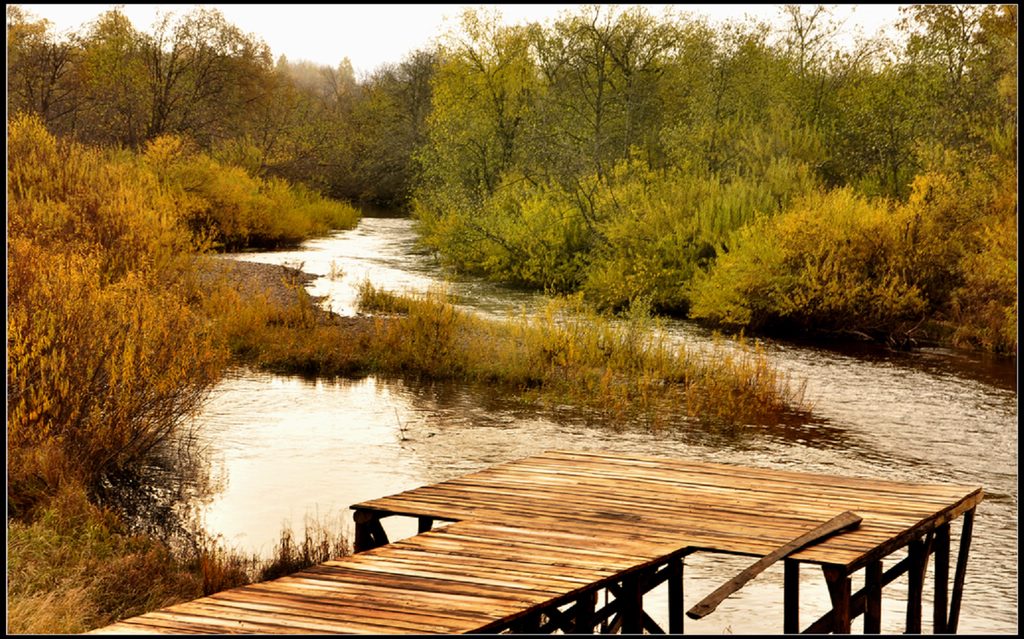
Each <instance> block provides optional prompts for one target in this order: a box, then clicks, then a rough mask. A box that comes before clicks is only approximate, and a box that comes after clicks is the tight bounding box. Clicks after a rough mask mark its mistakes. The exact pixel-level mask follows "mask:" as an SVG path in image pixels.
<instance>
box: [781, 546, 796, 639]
mask: <svg viewBox="0 0 1024 639" xmlns="http://www.w3.org/2000/svg"><path fill="white" fill-rule="evenodd" d="M783 566H784V567H785V577H784V581H783V591H782V632H784V633H786V634H796V633H798V632H800V562H799V561H797V560H795V559H786V560H785V561H784V562H783Z"/></svg>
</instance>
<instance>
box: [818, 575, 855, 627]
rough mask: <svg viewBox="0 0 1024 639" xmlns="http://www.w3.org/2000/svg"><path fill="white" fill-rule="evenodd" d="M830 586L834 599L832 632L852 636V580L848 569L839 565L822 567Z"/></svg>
mask: <svg viewBox="0 0 1024 639" xmlns="http://www.w3.org/2000/svg"><path fill="white" fill-rule="evenodd" d="M821 569H822V571H823V572H824V573H825V583H826V584H828V594H829V597H830V598H831V599H832V615H833V616H832V632H833V633H834V634H837V635H848V634H850V589H851V586H852V580H851V579H850V577H849V576H848V575H847V574H846V569H845V568H844V567H843V566H840V565H838V564H825V565H823V566H822V567H821Z"/></svg>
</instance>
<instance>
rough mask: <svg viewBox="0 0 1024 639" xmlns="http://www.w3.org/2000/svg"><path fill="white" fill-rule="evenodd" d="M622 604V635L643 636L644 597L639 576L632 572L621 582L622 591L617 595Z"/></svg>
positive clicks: (637, 573)
mask: <svg viewBox="0 0 1024 639" xmlns="http://www.w3.org/2000/svg"><path fill="white" fill-rule="evenodd" d="M619 600H620V601H621V602H622V607H621V608H620V610H621V611H622V633H623V634H643V631H644V595H643V592H642V591H641V590H640V574H639V572H634V573H632V574H629V575H626V577H625V578H623V580H622V591H621V592H620V593H619Z"/></svg>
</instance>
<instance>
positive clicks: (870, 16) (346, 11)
mask: <svg viewBox="0 0 1024 639" xmlns="http://www.w3.org/2000/svg"><path fill="white" fill-rule="evenodd" d="M15 4H19V6H21V7H22V8H24V9H26V10H27V11H29V12H30V13H32V14H34V15H35V16H37V17H40V18H46V19H48V20H50V21H51V22H52V23H53V24H54V26H55V27H56V29H57V30H58V31H65V30H75V31H78V30H80V28H81V27H82V26H83V25H84V24H86V23H87V22H90V21H92V20H93V19H95V18H96V17H97V16H98V15H100V14H101V13H103V12H104V11H106V10H108V9H110V8H113V6H114V5H104V4H92V5H89V4H20V3H15ZM195 6H198V5H190V4H128V5H123V11H124V13H125V14H126V15H127V16H128V18H129V19H130V20H131V21H132V23H133V24H134V25H135V27H136V28H137V29H140V30H142V31H149V30H150V27H151V25H152V24H153V21H154V18H155V16H156V15H157V13H158V12H168V11H173V12H175V13H185V12H187V11H188V10H190V9H191V8H193V7H195ZM203 6H207V7H214V8H217V9H219V10H220V11H221V12H222V13H223V14H224V16H225V18H227V20H228V22H230V23H232V24H234V25H235V26H237V27H239V28H240V29H242V30H243V31H246V32H249V33H254V34H256V35H257V36H259V37H260V38H262V39H263V40H264V41H265V42H266V43H267V44H268V45H269V46H270V50H271V52H272V53H273V55H274V57H275V58H277V57H278V56H280V55H281V54H284V55H285V56H287V57H288V59H289V60H292V61H298V60H309V61H311V62H316V63H318V64H325V65H332V66H333V65H336V64H338V63H339V62H340V61H341V60H342V59H343V58H346V57H347V58H348V59H349V60H350V61H351V62H352V66H353V67H354V68H355V71H356V73H357V74H363V73H368V72H370V71H373V70H374V69H376V68H377V67H378V66H379V65H381V64H383V63H385V62H400V61H401V60H402V58H403V57H404V56H405V54H406V53H408V52H410V51H413V50H415V49H418V48H420V47H423V46H425V45H427V44H428V43H429V42H430V41H431V40H432V39H433V38H435V37H436V36H438V35H440V34H441V33H442V32H443V31H445V30H446V29H447V28H448V26H453V25H455V24H456V23H457V18H458V15H459V14H460V13H461V11H462V9H463V8H465V7H473V6H476V7H479V6H487V7H497V8H498V9H499V10H500V11H501V13H502V15H503V16H504V18H505V21H506V22H507V23H510V24H511V23H518V22H525V21H530V20H535V21H539V22H545V21H547V20H549V19H551V18H555V17H557V16H558V14H560V13H561V12H563V11H565V10H572V9H574V8H575V7H578V6H580V5H572V4H499V5H458V4H434V5H423V4H375V5H370V4H347V5H342V4H289V5H285V4H223V5H219V4H207V5H203ZM618 6H620V7H628V6H632V5H628V4H623V5H618ZM645 6H647V7H648V8H649V9H650V11H651V13H652V14H654V15H656V16H660V15H662V13H663V12H664V10H665V9H666V8H667V7H673V8H674V9H675V10H678V11H684V12H688V13H691V14H694V15H706V16H708V17H709V18H710V19H711V22H712V23H716V22H718V21H723V20H736V19H742V18H743V17H744V16H747V15H749V16H752V17H756V18H759V19H763V20H769V21H773V20H776V19H778V18H779V17H780V15H781V13H780V12H781V5H778V4H730V5H698V4H649V5H645ZM899 6H900V5H874V4H845V5H835V6H834V12H833V13H834V15H835V17H836V18H838V19H845V20H846V22H845V23H844V29H843V31H844V34H845V35H846V36H847V38H850V39H852V37H853V35H854V34H855V33H856V31H857V30H858V29H859V30H860V31H861V32H862V33H863V35H865V36H871V35H874V34H875V33H877V32H878V31H879V30H880V29H882V28H886V27H890V26H891V25H893V24H894V23H895V22H896V20H897V19H898V17H899V10H898V7H899Z"/></svg>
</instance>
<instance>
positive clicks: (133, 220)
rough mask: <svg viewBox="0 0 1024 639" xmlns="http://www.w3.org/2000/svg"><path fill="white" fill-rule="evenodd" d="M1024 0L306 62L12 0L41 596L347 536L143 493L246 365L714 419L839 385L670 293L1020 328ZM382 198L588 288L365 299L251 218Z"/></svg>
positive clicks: (60, 599) (19, 278)
mask: <svg viewBox="0 0 1024 639" xmlns="http://www.w3.org/2000/svg"><path fill="white" fill-rule="evenodd" d="M805 11H811V12H812V13H810V14H808V13H804V12H805ZM1016 11H1017V10H1016V7H1014V6H1010V5H1006V6H980V5H959V6H958V5H927V6H925V5H915V6H913V7H909V8H908V9H907V10H906V12H905V17H906V20H905V24H904V25H902V27H901V28H903V29H905V30H906V35H907V36H908V38H907V42H906V44H905V46H903V47H902V48H899V47H895V45H892V44H891V43H886V42H882V41H877V40H872V39H868V40H865V41H864V43H862V45H861V46H860V48H858V49H857V50H855V51H839V50H838V49H836V48H835V47H834V46H833V44H832V35H834V33H835V28H834V27H835V25H834V24H833V22H832V21H831V20H830V16H829V15H828V10H827V9H826V8H823V7H819V8H816V9H815V8H809V7H796V6H791V7H787V8H785V9H784V12H785V16H784V18H785V20H784V22H785V25H786V27H785V29H783V32H784V33H785V34H788V36H787V37H784V38H782V39H780V40H778V41H774V40H772V39H771V37H770V34H771V33H773V32H775V31H776V30H773V29H770V28H769V25H766V24H753V23H752V24H741V25H733V26H730V27H723V28H722V29H714V28H711V27H710V26H708V25H707V24H706V23H704V22H702V21H700V20H692V19H690V18H689V17H684V16H677V17H674V18H665V19H659V18H655V17H653V16H651V15H650V14H648V13H647V12H646V11H645V10H643V9H641V8H637V9H629V10H624V11H618V10H615V11H608V12H605V9H604V8H603V7H596V6H594V7H588V8H581V9H580V10H579V12H578V13H577V14H575V15H571V14H566V15H565V16H564V17H563V18H562V19H560V20H558V21H556V22H555V23H553V24H551V25H546V26H545V25H538V24H530V25H517V26H511V27H509V26H504V25H502V24H501V21H500V20H499V19H498V18H497V16H495V15H493V14H491V13H488V12H477V11H468V12H467V13H466V14H464V16H463V19H462V21H461V23H460V24H459V25H457V26H453V31H452V32H451V33H449V34H447V35H446V36H444V37H442V38H441V39H439V40H438V44H437V46H436V47H435V48H433V49H431V50H424V51H417V52H415V53H413V54H410V56H409V57H407V58H406V59H405V60H403V61H402V62H401V63H399V64H396V65H389V66H387V67H384V68H382V69H380V70H378V71H377V72H375V73H373V74H371V75H370V76H368V77H367V78H364V79H359V80H357V79H356V77H355V74H354V73H353V71H352V68H351V65H347V62H346V63H343V64H340V65H339V66H338V67H337V68H329V67H323V68H320V67H317V66H316V65H312V64H309V63H302V62H298V63H295V62H289V61H287V60H286V59H285V58H284V57H283V56H281V57H280V58H279V59H278V60H276V61H275V60H274V59H273V57H272V56H271V54H270V51H269V48H268V47H267V46H266V45H265V43H263V42H262V41H261V40H260V39H259V38H258V37H257V36H254V35H251V34H245V33H243V32H242V31H240V30H239V29H238V28H237V27H235V26H233V25H231V24H229V23H227V21H226V20H225V19H224V17H223V16H222V15H221V14H220V13H219V12H217V11H216V10H211V9H203V8H197V9H195V10H192V11H189V12H188V13H185V14H183V15H175V14H168V15H167V16H166V17H165V18H164V19H163V20H162V21H160V22H159V23H158V24H155V25H154V26H153V27H152V31H151V32H143V31H140V30H138V29H136V28H135V27H134V26H133V25H132V24H131V22H130V21H129V20H128V19H127V18H126V17H125V15H124V14H123V13H121V12H120V11H119V10H118V9H113V10H111V11H108V12H106V13H104V14H102V15H101V16H99V17H98V18H97V20H95V21H94V22H92V23H89V24H88V25H85V26H84V27H83V29H82V30H81V32H80V33H62V34H58V33H56V32H55V31H54V30H53V28H52V25H49V24H48V23H47V22H46V21H41V20H36V19H34V18H32V17H31V16H30V15H29V14H28V13H27V12H25V11H23V10H22V9H20V8H19V7H17V6H14V5H8V7H7V25H8V31H7V34H8V35H7V37H8V62H7V65H8V67H7V69H8V89H9V90H8V94H9V95H8V98H9V103H8V107H9V108H8V113H9V115H8V120H7V144H8V147H7V151H8V182H7V201H8V227H7V230H8V253H7V296H8V317H7V319H8V323H7V345H8V348H7V354H8V358H7V361H8V369H7V460H8V461H7V464H8V465H7V480H8V481H7V521H8V631H9V632H14V633H55V632H82V631H85V630H88V629H90V628H93V627H96V626H101V625H105V624H108V623H111V622H113V621H114V620H116V619H118V618H121V617H124V616H130V615H136V614H141V613H142V612H145V611H147V610H150V609H152V608H155V607H160V606H164V605H167V604H169V603H172V602H174V601H180V600H184V599H190V598H194V597H196V596H200V595H203V594H209V593H211V592H214V591H217V590H220V589H223V588H227V587H231V586H234V585H238V584H241V583H246V582H248V581H251V580H259V579H265V578H269V577H271V576H276V575H279V574H283V573H284V572H288V571H291V570H295V569H298V568H300V567H302V566H303V565H308V564H309V563H316V562H318V561H322V560H323V559H325V558H327V557H330V556H335V555H337V554H341V553H344V552H347V543H346V540H344V539H343V538H341V536H340V535H339V534H338V533H337V531H336V530H335V529H333V528H331V527H329V526H327V527H325V526H322V525H320V524H319V523H316V522H312V523H307V529H306V533H305V535H304V538H303V540H302V541H301V542H300V541H298V539H297V537H295V536H293V535H292V533H291V532H290V531H288V530H285V531H283V532H282V542H281V545H280V547H279V548H278V551H277V552H276V555H275V557H274V558H271V559H257V558H254V557H250V556H248V555H247V554H246V553H244V552H238V551H235V550H232V549H228V548H225V547H224V546H223V544H222V543H221V542H220V540H216V539H209V538H208V537H207V536H206V535H205V534H204V532H203V531H202V530H199V529H196V527H195V525H194V522H188V521H185V520H178V521H175V522H173V525H172V526H171V527H169V528H168V531H167V532H166V533H162V532H154V531H153V530H151V527H147V526H139V525H137V524H138V522H136V521H134V520H132V518H131V517H129V516H128V513H127V512H126V509H125V508H123V507H121V506H120V505H119V501H118V499H117V498H116V497H115V496H116V495H117V494H119V491H126V490H127V487H129V486H131V485H133V483H134V484H135V485H136V486H137V485H138V484H140V483H141V484H145V482H146V481H149V480H147V479H146V474H145V473H146V469H148V468H150V467H152V466H154V465H158V464H160V463H164V464H172V465H174V464H179V465H180V466H181V467H182V468H184V469H188V468H190V466H189V464H190V461H191V462H194V461H195V460H189V459H178V458H177V457H176V455H178V453H177V452H176V450H175V449H174V446H175V441H176V439H178V438H179V436H184V435H185V434H186V433H187V431H188V429H189V425H190V419H191V418H192V416H193V415H194V414H195V412H196V411H197V409H198V408H199V407H200V406H201V405H202V403H203V402H204V400H205V399H206V398H207V396H208V394H209V392H210V390H211V389H212V388H213V387H214V386H215V385H216V384H217V383H218V381H219V380H221V379H222V378H223V375H224V374H225V372H226V371H227V370H228V369H229V368H230V367H231V366H235V365H239V364H245V365H250V366H255V367H257V368H261V369H264V370H269V371H275V372H281V373H298V374H306V375H320V376H335V375H346V376H363V375H381V376H393V377H412V378H419V379H441V380H452V381H456V382H459V383H466V384H487V385H491V386H495V387H500V388H502V389H504V390H505V391H506V392H507V393H508V394H509V395H510V396H513V397H515V398H518V399H519V400H521V401H523V402H526V403H528V404H530V405H534V406H540V407H544V406H545V405H548V404H558V403H562V402H571V403H575V404H578V405H580V406H581V407H585V408H587V409H589V410H592V411H594V412H595V413H597V414H600V415H603V416H611V417H626V418H630V419H635V420H637V421H641V422H645V423H648V424H652V425H667V426H670V424H666V423H665V420H664V419H663V417H662V416H664V415H667V414H671V413H678V414H685V415H686V416H687V418H688V419H692V420H696V421H699V422H700V423H702V424H705V425H707V426H708V427H709V428H710V427H717V426H719V425H724V426H725V427H728V424H731V423H736V422H741V423H753V424H757V423H762V420H763V421H767V422H771V421H772V420H777V419H781V418H782V416H783V415H787V414H791V413H794V412H795V413H797V414H798V415H800V414H804V413H806V412H807V411H808V410H809V407H807V406H806V405H805V404H804V400H803V397H802V388H801V386H800V385H799V383H794V382H793V381H791V380H789V379H786V378H785V377H784V376H782V375H780V374H779V373H778V372H777V371H776V370H774V369H773V368H772V367H771V365H770V364H769V362H768V360H767V358H766V357H765V356H764V354H763V353H761V352H760V351H759V350H758V347H757V345H756V343H755V344H749V343H746V342H744V341H743V340H723V342H722V344H721V345H718V346H716V347H714V348H712V349H711V350H710V351H708V352H701V353H694V352H688V351H687V350H685V349H684V348H683V347H681V346H680V345H678V344H673V343H671V341H670V340H668V339H666V337H665V335H664V334H663V333H662V332H661V331H659V326H658V320H657V318H656V314H657V313H678V314H682V315H686V316H688V317H690V318H691V319H697V320H701V321H704V322H708V323H710V324H712V325H715V326H718V327H720V328H725V329H729V330H737V331H747V332H756V333H758V334H762V333H764V334H768V333H772V332H793V333H800V334H809V333H813V332H816V331H822V330H824V331H827V332H831V333H833V334H839V335H844V334H845V335H849V334H860V335H866V336H868V337H869V338H871V339H874V340H882V341H885V340H888V341H889V342H891V343H892V344H893V345H894V346H897V347H902V346H912V344H913V341H914V339H916V338H918V337H919V336H921V335H927V336H928V337H929V338H938V339H941V340H942V341H943V342H948V343H951V344H953V345H959V346H965V347H971V348H977V349H980V350H988V351H992V352H996V353H1005V354H1009V355H1011V356H1013V357H1016V349H1017V331H1016V327H1017V295H1016V293H1017V280H1016V266H1017V255H1016V237H1017V236H1016V208H1017V191H1016V168H1017V167H1016V153H1017V137H1016V130H1017V129H1016V118H1017V96H1016V69H1017V66H1016V65H1017V62H1016V60H1017V55H1016V49H1017V44H1016V20H1017V14H1016ZM894 47H895V48H894ZM346 65H347V66H346ZM349 202H359V203H369V204H382V205H387V206H391V207H403V208H405V209H406V210H407V211H408V212H409V213H410V214H411V215H413V216H414V218H415V219H416V220H417V224H418V225H419V231H420V233H421V236H422V237H423V239H424V243H425V245H426V246H428V247H429V248H431V249H433V250H435V251H437V252H438V254H439V255H441V257H442V258H443V259H444V261H445V262H446V263H447V264H448V265H449V266H452V267H454V268H456V269H458V270H461V271H467V272H476V273H480V274H483V275H486V276H488V277H491V278H494V279H497V280H504V281H510V282H516V283H519V284H523V285H527V286H531V287H534V288H537V289H543V290H546V291H549V292H551V293H553V294H554V295H555V296H553V300H552V302H551V303H550V305H549V306H548V307H547V308H546V309H545V310H544V312H542V313H540V314H539V315H537V316H535V317H525V316H524V317H513V318H509V319H507V320H505V321H500V322H495V321H485V320H483V319H480V318H476V317H474V316H471V315H468V314H466V313H463V312H461V311H459V310H458V309H457V308H456V306H455V305H453V304H452V303H451V302H452V300H451V299H450V296H449V294H448V293H447V292H446V291H444V290H436V291H432V292H430V293H427V294H424V295H412V296H399V295H395V294H394V293H393V292H388V291H383V290H380V289H377V288H375V287H374V286H373V285H372V283H369V282H367V283H365V284H364V285H363V287H362V291H361V299H360V304H361V308H362V309H363V311H364V312H366V313H368V314H369V315H366V316H361V317H355V318H342V317H338V316H335V315H332V314H330V313H327V312H325V311H323V310H322V309H321V308H320V307H319V306H318V304H317V300H314V299H312V298H310V296H309V295H308V294H307V293H306V292H305V290H304V288H303V283H304V278H305V276H304V275H303V274H302V273H301V272H300V271H297V270H295V269H289V268H282V267H267V266H265V265H253V264H249V263H245V264H244V265H243V263H241V262H231V261H229V260H226V259H224V258H223V257H219V256H217V255H216V252H218V251H226V250H232V251H233V250H244V249H247V248H270V247H279V246H293V245H296V244H299V243H301V242H302V241H303V240H304V239H306V238H310V237H315V236H319V235H322V234H324V233H326V232H328V231H329V230H331V229H344V228H352V227H354V226H355V225H356V224H357V222H358V220H359V215H360V214H359V209H357V208H356V207H355V206H354V205H353V204H350V203H349ZM605 311H609V312H605ZM611 312H615V313H617V315H616V316H613V315H611ZM741 334H742V333H741ZM160 460H163V461H160ZM176 460H177V461H176ZM195 472H201V471H195ZM194 479H195V480H196V481H201V478H194ZM176 481H179V480H176ZM180 481H182V482H185V481H189V480H188V479H186V478H182V479H180ZM143 487H146V486H143ZM148 487H149V488H151V489H153V488H154V487H153V486H148ZM178 488H180V487H171V488H170V490H169V494H171V495H173V494H176V493H177V491H178ZM150 523H152V522H150ZM172 530H175V531H176V532H173V533H172V532H171V531H172Z"/></svg>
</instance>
